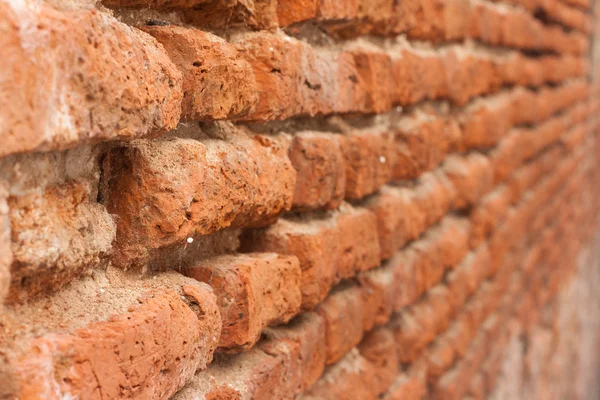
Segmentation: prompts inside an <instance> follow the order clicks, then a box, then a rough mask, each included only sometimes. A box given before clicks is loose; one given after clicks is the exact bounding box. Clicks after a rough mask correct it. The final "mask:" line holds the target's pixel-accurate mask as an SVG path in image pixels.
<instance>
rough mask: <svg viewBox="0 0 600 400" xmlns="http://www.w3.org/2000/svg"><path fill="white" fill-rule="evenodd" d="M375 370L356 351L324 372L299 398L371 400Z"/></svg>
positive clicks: (304, 399) (375, 389)
mask: <svg viewBox="0 0 600 400" xmlns="http://www.w3.org/2000/svg"><path fill="white" fill-rule="evenodd" d="M375 373H376V372H375V368H374V367H373V365H371V364H370V363H369V362H368V361H367V360H365V359H364V358H363V357H362V356H361V355H360V354H359V353H358V351H357V350H356V349H352V351H350V352H349V353H348V354H347V355H346V356H345V357H344V358H343V359H341V360H340V361H339V362H337V363H336V364H334V365H332V366H330V367H329V368H327V369H326V370H325V373H324V374H323V376H322V377H321V379H319V380H318V381H317V382H316V383H315V384H314V385H313V386H312V387H311V388H310V389H308V390H307V391H306V392H305V393H304V394H303V395H302V396H301V397H300V399H302V400H317V399H340V400H346V399H347V400H350V399H371V398H375V397H376V396H377V388H376V385H374V382H376V378H375Z"/></svg>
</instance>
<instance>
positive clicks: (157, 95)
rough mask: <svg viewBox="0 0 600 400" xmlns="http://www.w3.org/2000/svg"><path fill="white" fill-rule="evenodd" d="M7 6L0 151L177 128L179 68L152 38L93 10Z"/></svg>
mask: <svg viewBox="0 0 600 400" xmlns="http://www.w3.org/2000/svg"><path fill="white" fill-rule="evenodd" d="M11 4H13V3H8V2H3V3H2V4H1V5H0V14H1V15H2V18H3V20H4V21H6V23H5V24H3V25H2V28H0V29H2V31H1V32H0V37H1V38H2V40H1V42H0V48H1V49H2V53H1V56H2V58H3V59H4V60H9V62H7V63H5V65H3V68H2V70H3V73H2V80H1V85H2V88H3V89H2V91H3V92H4V93H6V96H4V97H3V98H4V100H3V101H2V103H0V110H2V111H1V114H0V115H1V118H0V120H1V122H0V132H2V138H3V141H4V144H3V146H2V149H0V156H5V155H8V154H13V153H19V152H27V151H47V150H54V149H64V148H68V147H73V146H75V145H76V144H78V143H81V142H87V141H92V140H93V141H98V140H106V139H124V138H132V137H139V136H142V135H149V134H155V133H160V132H164V131H166V130H169V129H173V128H174V127H175V126H176V124H177V122H178V120H179V114H180V111H181V96H182V94H181V73H180V72H179V71H177V69H176V68H175V66H174V65H173V64H172V63H171V61H170V60H169V58H168V57H167V55H166V54H165V53H164V51H163V49H162V47H161V46H160V45H159V44H158V43H157V42H156V41H155V40H154V39H152V38H151V37H149V36H148V35H146V34H144V33H142V32H140V31H138V30H136V29H134V28H131V27H129V26H127V25H125V24H122V23H120V22H118V21H117V20H116V19H114V18H113V17H111V16H109V15H108V14H105V13H102V12H99V11H98V10H96V9H87V8H85V9H82V8H76V7H71V8H70V9H62V10H58V9H54V8H52V7H50V6H49V5H47V4H44V5H39V4H37V3H34V2H29V1H24V2H20V3H19V4H20V5H19V6H18V7H17V5H16V4H14V5H11ZM40 65H44V66H45V67H43V68H40V67H39V66H40ZM8 99H11V100H10V101H9V100H8Z"/></svg>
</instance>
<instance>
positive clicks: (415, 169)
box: [392, 111, 460, 180]
mask: <svg viewBox="0 0 600 400" xmlns="http://www.w3.org/2000/svg"><path fill="white" fill-rule="evenodd" d="M395 128H396V129H395V130H394V139H395V143H394V147H395V160H394V162H395V164H394V170H393V173H392V177H393V179H394V180H410V179H415V178H418V177H419V176H420V175H421V174H422V173H424V172H426V171H429V170H431V169H433V168H434V167H436V166H438V165H439V164H440V163H441V162H442V161H443V160H444V158H445V157H446V154H447V153H448V151H449V150H450V149H451V148H453V147H454V146H455V143H456V142H458V140H459V138H460V131H459V128H458V126H457V125H456V124H454V123H452V121H451V120H446V119H445V118H443V117H441V116H440V115H437V113H434V112H427V111H425V112H423V111H415V112H413V114H412V115H410V116H409V117H407V118H403V119H402V120H401V121H400V122H399V123H398V125H397V126H396V127H395Z"/></svg>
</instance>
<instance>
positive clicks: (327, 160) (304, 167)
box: [289, 132, 346, 210]
mask: <svg viewBox="0 0 600 400" xmlns="http://www.w3.org/2000/svg"><path fill="white" fill-rule="evenodd" d="M342 143H343V137H342V136H340V135H335V134H332V133H318V132H301V133H298V134H295V135H294V139H293V140H292V144H291V146H290V151H289V157H290V161H291V162H292V165H293V167H294V169H295V170H296V189H295V191H294V201H293V207H294V208H296V209H299V210H310V209H318V208H325V209H335V208H337V207H339V205H340V204H341V203H342V201H343V199H344V194H345V190H346V166H345V161H344V154H343V152H342Z"/></svg>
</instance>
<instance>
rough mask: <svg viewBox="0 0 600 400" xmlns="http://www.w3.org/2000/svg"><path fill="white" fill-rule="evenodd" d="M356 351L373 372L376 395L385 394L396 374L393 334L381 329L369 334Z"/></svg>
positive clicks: (386, 329) (396, 363)
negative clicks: (371, 367)
mask: <svg viewBox="0 0 600 400" xmlns="http://www.w3.org/2000/svg"><path fill="white" fill-rule="evenodd" d="M357 348H358V351H359V352H360V354H361V356H363V357H364V358H365V359H366V360H367V361H368V362H369V363H370V364H371V365H372V366H373V367H374V370H375V379H374V382H373V383H372V385H374V386H375V388H376V392H377V394H382V393H385V392H386V391H387V390H388V388H389V387H390V386H391V385H392V383H394V380H395V378H396V375H397V374H398V365H399V364H398V358H397V355H396V341H395V340H394V334H393V333H392V331H391V330H390V329H388V328H385V327H381V328H377V329H374V330H373V331H371V332H369V333H368V334H367V335H366V336H365V337H364V339H363V340H362V341H361V342H360V344H359V345H358V347H357Z"/></svg>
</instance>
